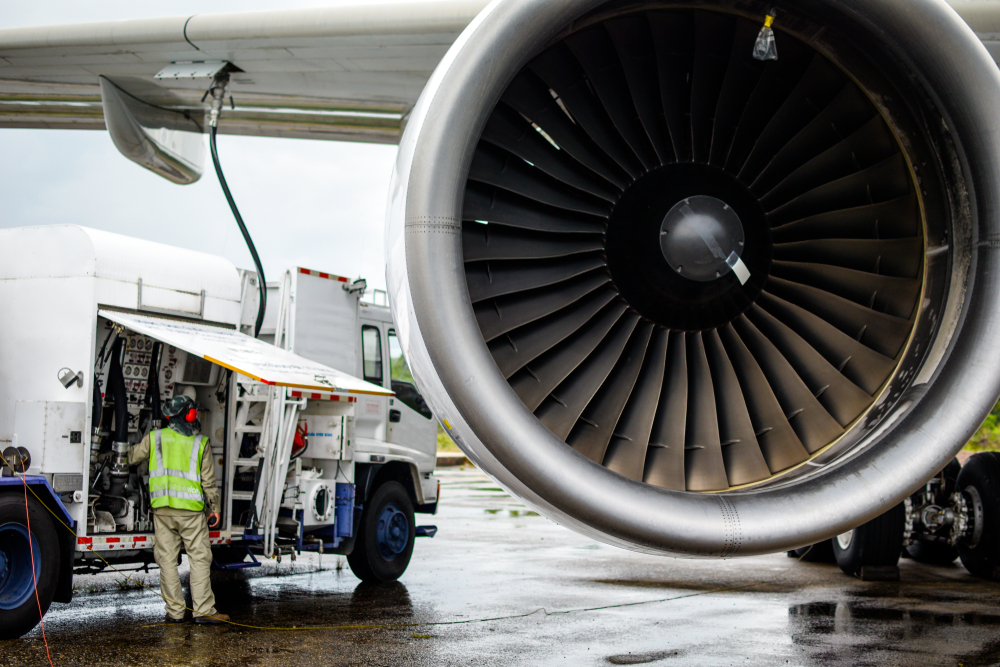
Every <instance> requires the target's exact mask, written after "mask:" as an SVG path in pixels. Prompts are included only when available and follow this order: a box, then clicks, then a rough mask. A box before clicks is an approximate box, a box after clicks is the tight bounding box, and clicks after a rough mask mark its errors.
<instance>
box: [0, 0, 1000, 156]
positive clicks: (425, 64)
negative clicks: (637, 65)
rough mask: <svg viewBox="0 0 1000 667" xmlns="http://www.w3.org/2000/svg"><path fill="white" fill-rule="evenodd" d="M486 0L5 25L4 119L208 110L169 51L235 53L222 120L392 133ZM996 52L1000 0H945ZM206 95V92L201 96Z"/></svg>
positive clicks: (38, 123)
mask: <svg viewBox="0 0 1000 667" xmlns="http://www.w3.org/2000/svg"><path fill="white" fill-rule="evenodd" d="M486 4H487V1H486V0H436V1H429V2H407V3H397V4H380V3H366V4H359V5H356V6H339V7H329V8H313V9H293V10H274V11H263V12H241V13H233V14H212V15H196V16H179V17H167V18H159V19H138V20H125V21H108V22H102V23H86V24H76V25H62V26H45V27H31V28H11V29H3V30H0V127H20V128H63V129H65V128H76V129H104V128H105V123H104V111H103V108H102V104H101V92H100V85H99V77H104V78H106V79H108V80H109V81H111V82H112V83H114V85H115V86H117V87H118V88H119V89H121V90H123V91H125V93H127V94H128V95H132V96H135V97H136V98H137V99H140V100H142V101H143V102H145V103H147V104H151V105H157V106H160V107H163V108H165V109H169V110H176V111H181V112H184V113H186V114H188V115H190V116H191V117H192V118H193V119H194V122H196V123H200V122H201V121H202V119H203V118H204V113H205V110H206V108H207V103H206V101H205V100H203V99H202V96H203V94H204V93H205V90H206V89H207V87H208V83H209V82H208V80H206V79H204V78H202V79H198V78H194V79H157V78H156V75H157V73H158V72H160V71H161V70H164V68H168V67H169V66H170V65H171V64H173V63H190V62H206V61H207V62H213V61H224V62H227V63H231V66H230V67H231V69H232V74H231V86H230V90H229V92H230V93H231V95H232V99H233V105H234V108H232V109H227V111H226V113H225V114H224V115H223V118H222V121H221V122H220V126H219V131H220V132H222V133H226V134H242V135H254V136H270V137H298V138H312V139H332V140H349V141H362V142H372V143H396V142H398V141H399V137H400V133H401V131H402V127H403V125H404V124H405V119H406V116H407V114H408V113H409V110H410V109H411V108H412V107H413V105H414V103H415V102H416V100H417V97H418V96H419V94H420V91H421V90H422V89H423V87H424V85H425V84H426V82H427V79H428V78H429V77H430V74H431V72H433V70H434V68H435V67H436V66H437V64H438V62H439V61H440V60H441V58H442V57H443V56H444V54H445V52H446V51H447V50H448V48H449V47H450V46H451V44H452V43H453V42H454V41H455V39H456V38H457V36H458V35H459V34H460V33H461V31H462V30H463V29H464V28H465V27H466V26H467V25H468V24H469V22H470V21H472V19H473V18H474V17H475V16H476V15H477V14H478V13H479V12H480V11H481V10H482V9H483V8H484V7H485V6H486ZM951 4H952V6H953V7H954V8H955V9H956V10H957V11H958V13H959V14H960V15H961V16H962V18H963V19H965V20H966V22H968V23H969V25H970V26H971V27H972V28H973V30H974V31H975V32H976V34H977V35H978V36H979V37H980V39H982V40H983V43H984V44H985V45H986V47H987V49H988V50H989V51H990V53H991V54H993V56H994V58H995V59H1000V2H996V1H986V2H982V1H981V2H953V3H951ZM209 101H210V100H209Z"/></svg>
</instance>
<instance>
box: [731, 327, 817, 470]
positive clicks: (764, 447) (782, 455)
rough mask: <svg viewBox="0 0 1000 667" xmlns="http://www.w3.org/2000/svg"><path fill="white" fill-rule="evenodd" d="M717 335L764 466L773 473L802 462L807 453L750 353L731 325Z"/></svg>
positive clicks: (807, 455) (807, 456)
mask: <svg viewBox="0 0 1000 667" xmlns="http://www.w3.org/2000/svg"><path fill="white" fill-rule="evenodd" d="M719 336H720V339H721V340H722V343H723V345H724V346H725V349H726V353H727V354H728V355H729V359H730V361H731V362H732V364H733V371H734V372H735V373H736V377H737V379H738V380H739V382H740V387H741V388H742V389H743V396H744V397H745V399H746V405H747V411H748V412H749V413H750V420H751V422H752V423H753V429H754V435H755V437H756V438H757V443H758V444H759V445H760V450H761V453H762V454H763V456H764V460H765V461H766V462H767V467H768V468H769V469H770V471H771V472H772V473H776V472H780V471H782V470H785V469H786V468H791V467H792V466H794V465H798V464H799V463H802V462H803V461H805V460H806V459H807V458H809V452H807V451H806V448H805V447H803V446H802V442H801V441H800V440H799V436H798V435H796V434H795V430H794V429H793V428H792V425H791V424H789V423H788V420H787V419H786V418H785V413H784V412H783V411H782V409H781V405H780V404H779V403H778V399H777V398H776V397H775V395H774V393H773V392H772V391H771V385H769V384H768V382H767V378H766V377H764V372H763V371H762V370H761V369H760V366H758V365H757V362H756V361H754V358H753V355H752V354H750V350H748V349H747V347H746V345H744V344H743V341H742V340H740V337H739V335H737V333H736V331H735V330H734V329H733V327H732V325H730V324H727V325H725V326H724V327H721V328H720V329H719Z"/></svg>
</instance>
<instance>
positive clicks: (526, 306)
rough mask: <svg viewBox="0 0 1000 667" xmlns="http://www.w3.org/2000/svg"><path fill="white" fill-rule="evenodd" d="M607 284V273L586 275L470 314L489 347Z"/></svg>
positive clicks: (513, 296) (486, 304)
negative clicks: (489, 344)
mask: <svg viewBox="0 0 1000 667" xmlns="http://www.w3.org/2000/svg"><path fill="white" fill-rule="evenodd" d="M610 280H611V277H610V276H609V275H608V274H606V273H589V274H585V275H583V276H580V277H578V278H573V279H571V280H567V281H566V282H562V283H558V284H556V285H551V286H549V287H542V288H541V289H537V290H533V291H531V292H523V293H519V294H511V295H508V296H501V297H498V298H496V299H492V300H489V301H480V302H479V303H477V304H476V305H475V306H473V310H474V311H475V313H476V321H477V322H478V323H479V329H480V330H481V331H482V332H483V339H484V340H485V341H486V342H487V343H488V342H490V341H491V340H493V339H494V338H496V337H497V336H500V335H502V334H505V333H507V332H508V331H513V330H514V329H516V328H518V327H520V326H523V325H525V324H528V323H529V322H534V321H535V320H538V319H541V318H542V317H545V316H546V315H550V314H552V313H554V312H556V311H557V310H559V309H560V308H565V307H566V306H568V305H570V304H571V303H574V302H575V301H576V300H577V299H580V298H581V297H583V296H584V295H586V294H590V293H591V292H593V291H594V290H595V289H597V288H598V287H600V286H601V285H604V284H607V283H608V281H610Z"/></svg>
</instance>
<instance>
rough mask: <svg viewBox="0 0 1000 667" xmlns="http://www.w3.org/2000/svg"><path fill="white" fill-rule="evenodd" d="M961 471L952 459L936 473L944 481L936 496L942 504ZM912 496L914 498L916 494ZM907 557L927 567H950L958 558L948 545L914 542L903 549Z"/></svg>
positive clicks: (953, 549)
mask: <svg viewBox="0 0 1000 667" xmlns="http://www.w3.org/2000/svg"><path fill="white" fill-rule="evenodd" d="M961 470H962V464H961V463H959V462H958V459H952V460H951V462H950V463H949V464H948V465H946V466H945V467H944V470H942V471H941V472H940V473H938V476H939V477H940V478H941V479H942V480H943V481H944V484H942V485H941V493H940V495H939V496H938V498H939V499H940V501H941V502H942V503H944V502H946V501H947V499H948V498H949V497H950V496H951V494H952V493H954V492H955V489H956V488H957V483H958V473H959V472H961ZM914 495H915V496H916V495H917V494H914ZM907 556H909V557H910V558H912V559H913V560H915V561H917V562H918V563H925V564H927V565H950V564H951V563H954V562H955V559H956V558H958V548H957V547H953V546H951V545H950V544H941V543H937V542H914V543H913V544H911V545H910V546H908V547H905V548H904V553H903V557H904V558H905V557H907Z"/></svg>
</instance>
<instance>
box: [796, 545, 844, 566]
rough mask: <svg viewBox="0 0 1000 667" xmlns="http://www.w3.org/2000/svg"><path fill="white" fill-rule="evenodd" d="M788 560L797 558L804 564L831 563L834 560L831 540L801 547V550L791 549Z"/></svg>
mask: <svg viewBox="0 0 1000 667" xmlns="http://www.w3.org/2000/svg"><path fill="white" fill-rule="evenodd" d="M788 557H789V558H799V559H801V560H803V561H805V562H806V563H833V562H836V559H835V558H834V557H833V540H824V541H823V542H817V543H816V544H814V545H812V546H811V547H802V548H801V549H792V550H791V551H789V552H788Z"/></svg>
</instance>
